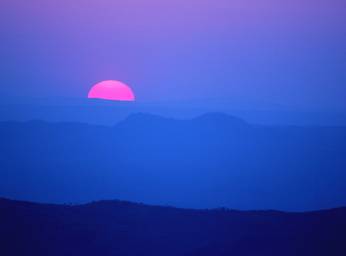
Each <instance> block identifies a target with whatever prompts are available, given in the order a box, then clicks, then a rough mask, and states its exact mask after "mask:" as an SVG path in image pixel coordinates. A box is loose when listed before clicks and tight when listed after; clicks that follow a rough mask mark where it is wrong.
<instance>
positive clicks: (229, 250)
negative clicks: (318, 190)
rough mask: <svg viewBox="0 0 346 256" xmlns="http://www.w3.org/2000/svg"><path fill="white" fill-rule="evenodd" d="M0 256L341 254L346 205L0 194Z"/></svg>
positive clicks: (345, 241) (345, 245) (344, 243)
mask: <svg viewBox="0 0 346 256" xmlns="http://www.w3.org/2000/svg"><path fill="white" fill-rule="evenodd" d="M0 227H1V229H0V244H1V246H0V255H2V256H21V255H28V254H30V255H35V256H41V255H42V256H46V255H50V256H55V255H56V256H58V255H59V256H61V255H84V256H89V255H90V256H91V255H92V256H94V255H103V256H111V255H112V256H113V255H121V256H123V255H127V256H132V255H133V256H135V255H136V256H137V255H151V256H162V255H167V256H197V255H198V256H201V255H202V256H224V255H225V256H226V255H227V256H228V255H243V256H253V255H260V256H262V255H263V256H277V255H283V256H300V255H301V256H310V255H311V256H312V255H313V256H319V255H320V256H322V255H323V256H326V255H329V256H344V255H345V254H346V236H345V230H346V208H338V209H332V210H323V211H315V212H305V213H285V212H278V211H246V212H245V211H235V210H227V209H216V210H189V209H178V208H172V207H160V206H148V205H144V204H135V203H130V202H124V201H99V202H94V203H89V204H84V205H73V206H72V205H53V204H37V203H29V202H21V201H11V200H6V199H0Z"/></svg>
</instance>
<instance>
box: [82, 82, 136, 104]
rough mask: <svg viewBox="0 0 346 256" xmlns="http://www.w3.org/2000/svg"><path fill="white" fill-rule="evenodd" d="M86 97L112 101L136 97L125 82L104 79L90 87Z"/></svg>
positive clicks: (132, 99)
mask: <svg viewBox="0 0 346 256" xmlns="http://www.w3.org/2000/svg"><path fill="white" fill-rule="evenodd" d="M88 98H89V99H103V100H113V101H134V100H135V98H136V97H135V94H134V92H133V91H132V89H131V88H130V86H128V85H127V84H125V83H123V82H120V81H115V80H106V81H102V82H99V83H97V84H95V85H94V86H93V87H92V88H91V89H90V91H89V94H88Z"/></svg>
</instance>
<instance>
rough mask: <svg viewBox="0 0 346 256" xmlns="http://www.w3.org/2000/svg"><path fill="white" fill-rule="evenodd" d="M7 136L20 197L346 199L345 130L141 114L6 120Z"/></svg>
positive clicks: (215, 201) (6, 184) (255, 202)
mask: <svg viewBox="0 0 346 256" xmlns="http://www.w3.org/2000/svg"><path fill="white" fill-rule="evenodd" d="M0 141H1V143H0V196H5V197H10V198H16V199H22V200H33V201H40V202H55V203H64V202H76V203H79V202H88V201H92V200H99V199H112V198H121V199H124V200H130V201H140V202H145V203H150V204H170V205H174V206H179V207H188V208H208V207H219V206H226V207H230V208H237V209H280V210H290V211H291V210H294V211H301V210H311V209H322V208H333V207H337V206H340V205H346V196H345V195H346V186H345V184H346V172H345V170H346V158H345V155H346V128H345V127H321V126H306V127H298V126H263V125H253V124H249V123H247V122H245V121H243V120H241V119H238V118H236V117H233V116H229V115H225V114H221V113H210V114H205V115H202V116H200V117H197V118H194V119H188V120H176V119H170V118H163V117H160V116H155V115H149V114H135V115H131V116H129V117H128V118H126V119H125V120H124V121H122V122H119V123H118V124H117V125H115V126H113V127H106V126H95V125H87V124H82V123H48V122H43V121H31V122H1V123H0Z"/></svg>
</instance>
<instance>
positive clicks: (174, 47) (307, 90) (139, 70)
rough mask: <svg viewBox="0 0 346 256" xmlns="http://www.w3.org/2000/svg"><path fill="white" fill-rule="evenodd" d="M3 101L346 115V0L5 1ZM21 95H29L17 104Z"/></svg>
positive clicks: (0, 14) (0, 19) (0, 18)
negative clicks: (121, 94) (226, 104)
mask: <svg viewBox="0 0 346 256" xmlns="http://www.w3.org/2000/svg"><path fill="white" fill-rule="evenodd" d="M0 42H1V44H0V57H1V58H0V70H1V78H2V81H1V86H0V93H1V95H4V96H5V97H7V98H11V99H13V101H14V102H17V101H18V102H19V101H20V100H19V98H22V97H47V98H49V97H86V95H87V93H88V90H89V89H90V87H91V86H92V85H93V84H95V83H96V82H99V81H101V80H108V79H116V80H121V81H124V82H126V83H127V84H129V85H131V86H132V88H133V89H134V91H135V93H136V96H137V99H138V100H139V101H172V100H191V101H192V100H196V99H198V100H201V99H216V100H217V99H220V100H221V99H222V100H224V99H229V100H231V101H232V100H234V102H236V101H243V102H248V103H249V104H250V105H251V104H252V102H266V103H268V104H282V105H287V106H292V107H298V108H309V109H310V108H311V109H338V110H343V111H346V100H345V99H346V2H345V0H299V1H298V0H291V1H287V0H263V1H258V0H235V1H231V0H219V1H217V0H174V1H162V0H148V1H145V0H123V1H111V0H97V1H96V0H90V1H82V0H77V1H73V0H60V1H58V0H55V1H52V0H51V1H48V0H30V1H29V0H2V1H1V3H0ZM17 98H18V99H17Z"/></svg>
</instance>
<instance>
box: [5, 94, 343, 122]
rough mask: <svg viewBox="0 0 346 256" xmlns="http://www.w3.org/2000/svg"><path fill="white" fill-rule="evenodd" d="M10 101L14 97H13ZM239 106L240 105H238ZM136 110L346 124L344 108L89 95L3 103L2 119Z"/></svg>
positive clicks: (98, 117) (83, 118) (103, 115)
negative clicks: (128, 99) (116, 99)
mask: <svg viewBox="0 0 346 256" xmlns="http://www.w3.org/2000/svg"><path fill="white" fill-rule="evenodd" d="M10 102H11V101H10ZM237 106H238V107H237ZM137 112H145V113H151V114H155V115H162V116H169V117H174V118H183V119H188V118H194V117H196V116H199V115H201V114H203V113H208V112H224V113H228V114H232V115H236V116H239V117H242V118H244V119H246V120H248V121H250V122H252V123H258V124H266V125H287V124H288V125H334V126H335V125H343V126H346V113H345V111H342V110H328V111H321V110H305V111H303V110H298V109H295V108H289V107H283V106H277V105H275V106H262V107H260V106H252V108H250V107H249V106H239V105H237V104H234V102H233V103H232V102H227V103H222V102H219V101H216V102H212V103H210V102H208V101H202V102H194V101H188V102H172V103H163V102H161V103H160V102H158V103H155V102H153V103H150V102H147V103H146V102H137V101H136V102H131V103H129V102H111V101H100V100H90V99H69V100H63V101H61V100H59V99H49V100H39V99H36V100H33V101H32V102H24V103H23V104H12V103H7V104H5V103H4V102H3V103H0V121H9V120H13V121H30V120H43V121H48V122H71V121H73V122H83V123H89V124H95V125H114V124H115V123H117V122H119V121H121V120H123V119H124V118H126V117H127V116H128V115H131V114H133V113H137Z"/></svg>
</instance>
